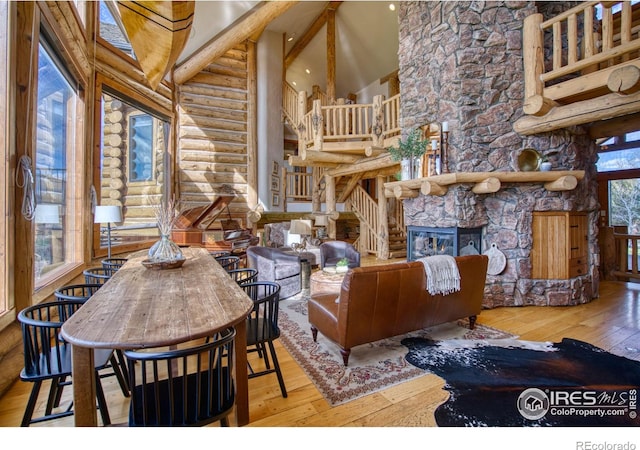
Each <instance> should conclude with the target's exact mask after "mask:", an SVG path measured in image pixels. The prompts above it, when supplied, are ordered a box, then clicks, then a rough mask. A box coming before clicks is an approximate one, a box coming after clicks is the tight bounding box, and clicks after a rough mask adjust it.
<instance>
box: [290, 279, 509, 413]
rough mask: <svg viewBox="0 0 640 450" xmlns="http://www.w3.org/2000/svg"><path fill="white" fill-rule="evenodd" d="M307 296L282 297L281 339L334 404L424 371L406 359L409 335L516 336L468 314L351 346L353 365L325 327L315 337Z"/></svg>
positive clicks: (446, 337) (437, 338)
mask: <svg viewBox="0 0 640 450" xmlns="http://www.w3.org/2000/svg"><path fill="white" fill-rule="evenodd" d="M307 299H308V291H303V292H302V293H301V294H298V295H297V296H295V297H292V298H290V299H286V300H282V301H281V302H280V317H279V319H278V323H279V325H280V329H281V336H280V341H281V343H282V345H283V346H284V347H285V348H286V349H287V351H288V352H289V353H290V354H291V356H292V357H293V358H294V359H295V360H296V362H297V363H298V364H299V365H300V366H301V367H302V368H303V370H304V371H305V373H306V374H307V376H308V377H309V378H310V379H311V381H313V383H314V384H315V385H316V387H317V388H318V390H319V391H320V392H321V393H322V395H323V396H324V398H325V399H326V400H327V402H328V403H329V404H330V405H331V406H336V405H339V404H342V403H346V402H348V401H351V400H354V399H356V398H359V397H362V396H364V395H368V394H371V393H373V392H376V391H379V390H382V389H385V388H387V387H389V386H393V385H395V384H398V383H401V382H403V381H407V380H411V379H413V378H416V377H419V376H422V375H424V374H425V372H424V371H423V370H422V369H419V368H418V367H415V366H413V365H411V364H409V363H408V362H407V361H406V360H405V359H404V357H405V355H406V354H407V348H406V347H404V346H403V345H402V344H401V341H402V340H403V339H405V338H408V337H423V338H428V339H432V340H435V341H442V340H449V339H505V338H514V336H513V335H511V334H508V333H505V332H503V331H500V330H497V329H494V328H490V327H486V326H483V325H479V324H478V325H476V328H475V329H474V330H469V324H468V321H467V320H466V319H465V320H460V321H457V322H452V323H447V324H443V325H439V326H436V327H432V328H428V329H425V330H421V331H417V332H414V333H408V334H405V335H402V336H397V337H395V338H391V339H384V340H381V341H378V342H374V343H371V344H364V345H359V346H357V347H354V348H353V349H352V350H351V356H350V357H349V365H348V366H347V367H344V364H343V362H342V356H341V355H340V351H339V347H338V346H337V345H336V344H334V343H333V342H331V341H329V340H328V339H327V338H325V337H324V336H322V334H321V333H318V342H317V343H316V342H313V338H312V336H311V328H310V326H309V320H308V318H307ZM480 318H482V316H480Z"/></svg>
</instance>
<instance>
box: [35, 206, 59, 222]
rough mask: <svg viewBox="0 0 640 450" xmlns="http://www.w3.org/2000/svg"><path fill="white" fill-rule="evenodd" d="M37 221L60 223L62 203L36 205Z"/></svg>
mask: <svg viewBox="0 0 640 450" xmlns="http://www.w3.org/2000/svg"><path fill="white" fill-rule="evenodd" d="M35 221H36V223H60V205H47V204H38V205H36V214H35Z"/></svg>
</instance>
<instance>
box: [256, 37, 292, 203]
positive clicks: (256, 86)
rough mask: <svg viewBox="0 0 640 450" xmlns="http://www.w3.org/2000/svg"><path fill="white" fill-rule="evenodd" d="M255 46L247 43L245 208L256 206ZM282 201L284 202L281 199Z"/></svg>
mask: <svg viewBox="0 0 640 450" xmlns="http://www.w3.org/2000/svg"><path fill="white" fill-rule="evenodd" d="M257 53H258V52H257V45H256V43H255V42H253V41H248V42H247V97H248V98H247V190H248V192H247V206H248V207H249V209H253V208H255V207H256V206H257V205H258V62H257ZM283 200H285V199H284V198H283Z"/></svg>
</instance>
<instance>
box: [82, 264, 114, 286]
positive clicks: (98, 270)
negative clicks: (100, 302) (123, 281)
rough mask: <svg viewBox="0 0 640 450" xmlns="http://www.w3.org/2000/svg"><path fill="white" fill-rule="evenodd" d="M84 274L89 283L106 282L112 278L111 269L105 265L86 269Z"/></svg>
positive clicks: (86, 281)
mask: <svg viewBox="0 0 640 450" xmlns="http://www.w3.org/2000/svg"><path fill="white" fill-rule="evenodd" d="M82 274H83V275H84V281H85V283H87V284H105V283H106V282H107V281H109V278H111V270H110V269H105V268H104V267H92V268H90V269H85V270H84V271H83V272H82Z"/></svg>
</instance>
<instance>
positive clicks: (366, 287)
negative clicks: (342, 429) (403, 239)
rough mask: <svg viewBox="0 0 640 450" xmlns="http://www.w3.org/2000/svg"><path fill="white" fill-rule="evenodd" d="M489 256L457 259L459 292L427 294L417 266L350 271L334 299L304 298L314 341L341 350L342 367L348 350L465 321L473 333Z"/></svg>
mask: <svg viewBox="0 0 640 450" xmlns="http://www.w3.org/2000/svg"><path fill="white" fill-rule="evenodd" d="M488 260H489V259H488V257H487V256H486V255H469V256H458V257H456V262H457V264H458V271H459V272H460V291H458V292H454V293H452V294H449V295H445V296H443V295H431V294H429V292H428V291H427V290H426V286H427V284H426V275H425V270H424V265H423V264H422V263H421V262H418V261H413V262H405V263H395V264H386V265H380V266H368V267H358V268H355V269H351V270H349V272H347V274H346V275H345V278H344V280H343V282H342V287H341V291H340V297H339V298H340V300H339V301H338V302H337V303H336V298H337V295H336V294H335V293H334V294H326V293H321V294H314V295H312V296H311V298H310V299H309V303H308V309H309V323H310V324H311V332H312V334H313V339H314V341H315V340H317V337H318V331H320V332H321V333H322V334H323V335H324V336H325V337H327V338H329V339H330V340H332V341H334V342H335V343H337V344H338V345H339V346H340V353H341V354H342V359H343V361H344V365H345V366H346V365H347V363H348V361H349V355H350V353H351V348H352V347H355V346H357V345H361V344H366V343H369V342H375V341H378V340H380V339H384V338H388V337H393V336H398V335H401V334H404V333H408V332H410V331H416V330H420V329H422V328H427V327H431V326H434V325H438V324H441V323H446V322H451V321H453V320H457V319H461V318H464V317H468V318H469V325H470V328H471V329H473V327H474V326H475V322H476V317H477V315H478V314H480V311H481V310H482V298H483V295H484V285H485V278H486V274H487V264H488Z"/></svg>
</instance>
